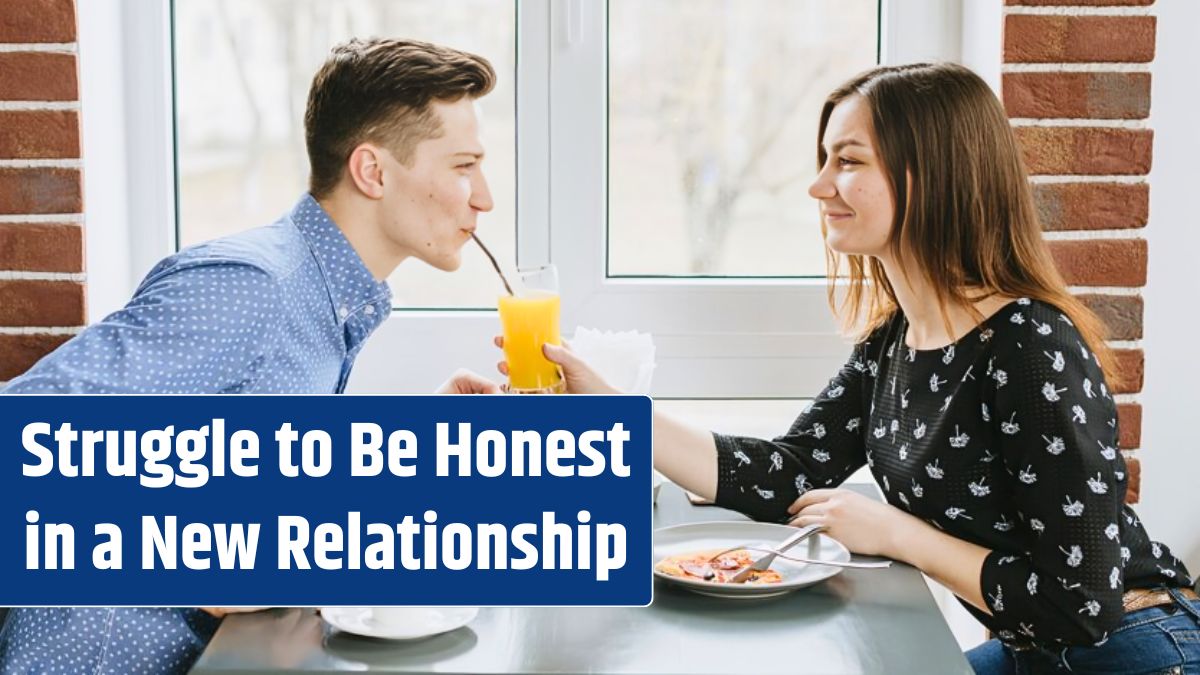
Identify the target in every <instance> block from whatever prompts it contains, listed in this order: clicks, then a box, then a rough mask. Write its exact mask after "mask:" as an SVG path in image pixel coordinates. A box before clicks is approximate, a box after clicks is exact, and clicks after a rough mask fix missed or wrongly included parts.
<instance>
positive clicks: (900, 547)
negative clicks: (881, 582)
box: [888, 507, 992, 614]
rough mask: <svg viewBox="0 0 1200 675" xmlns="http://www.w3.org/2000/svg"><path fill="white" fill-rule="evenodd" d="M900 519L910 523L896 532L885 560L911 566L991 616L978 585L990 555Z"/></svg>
mask: <svg viewBox="0 0 1200 675" xmlns="http://www.w3.org/2000/svg"><path fill="white" fill-rule="evenodd" d="M889 508H894V507H889ZM896 510H897V511H899V509H896ZM901 513H903V512H901ZM903 515H905V516H908V520H909V522H908V523H906V524H904V525H902V526H901V527H899V528H897V529H896V530H895V532H894V535H893V540H894V541H893V544H892V548H893V552H892V554H891V555H890V556H888V557H890V558H894V559H896V560H900V561H903V562H906V563H908V564H909V565H912V566H913V567H915V568H917V569H919V570H921V571H922V572H924V573H925V574H927V575H928V576H929V577H931V578H932V579H933V580H934V581H936V582H938V583H939V584H941V585H943V586H945V587H946V588H949V589H950V591H951V592H953V593H954V594H955V595H957V596H958V597H960V598H962V599H963V600H965V601H967V602H968V603H970V604H971V605H972V606H973V607H975V609H978V610H979V611H981V612H983V613H985V614H991V613H992V610H990V609H988V606H987V603H985V602H984V601H983V591H982V588H981V586H980V583H979V577H980V574H981V573H982V571H983V561H984V560H986V559H987V557H988V554H989V553H991V551H990V550H989V549H986V548H984V547H982V546H979V545H977V544H972V543H971V542H969V541H964V540H962V539H959V538H958V537H953V536H951V535H949V534H946V533H945V532H942V531H941V530H939V529H937V528H936V527H934V526H932V525H930V524H928V523H926V522H925V521H923V520H920V519H919V518H916V517H914V516H910V515H908V514H906V513H905V514H903Z"/></svg>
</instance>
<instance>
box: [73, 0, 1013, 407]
mask: <svg viewBox="0 0 1200 675" xmlns="http://www.w3.org/2000/svg"><path fill="white" fill-rule="evenodd" d="M135 4H136V5H137V6H136V7H134V6H133V5H135ZM972 4H973V3H965V5H966V6H963V4H962V3H961V0H905V1H904V2H903V3H901V2H899V1H898V0H882V2H881V1H880V0H846V2H840V3H829V2H826V1H824V0H756V2H753V3H746V2H739V1H737V0H656V1H655V2H653V3H648V2H638V1H636V0H607V2H604V1H599V0H455V2H453V3H445V2H440V1H437V0H407V1H404V2H401V1H400V0H353V1H352V0H291V1H285V0H246V1H243V2H231V1H228V0H175V3H174V5H175V16H174V23H173V22H172V16H171V11H170V6H169V5H167V3H158V2H146V3H81V8H80V13H81V16H80V21H81V51H88V50H90V52H91V53H99V52H103V51H106V50H107V51H108V52H109V53H114V54H117V55H119V58H117V59H115V62H116V63H119V64H120V65H121V67H120V68H119V69H117V70H119V71H120V73H121V78H120V79H121V80H122V82H120V83H117V85H115V86H110V87H108V90H114V89H115V90H120V91H123V92H124V95H123V96H121V97H111V98H113V99H114V100H115V101H117V102H116V103H112V104H111V105H112V106H113V107H114V108H119V109H120V114H114V115H110V116H107V117H105V116H101V115H93V113H92V111H96V110H100V109H102V108H103V107H104V106H106V105H109V102H108V101H105V102H104V103H100V104H97V105H96V106H95V107H93V104H92V103H90V102H87V101H86V92H87V91H88V84H87V82H88V80H89V79H91V80H95V78H96V77H97V75H96V71H95V70H94V68H96V67H97V64H103V63H106V62H105V61H104V60H102V59H96V58H91V57H90V56H89V54H85V55H84V57H83V58H82V60H81V64H82V65H81V67H82V68H83V70H84V73H83V77H84V80H85V84H84V91H85V106H86V108H85V109H87V110H88V111H89V113H88V114H87V115H85V116H84V124H85V125H88V128H86V129H85V142H88V143H101V142H108V143H109V144H110V145H111V144H117V141H116V139H122V142H121V143H120V144H119V145H121V152H119V153H117V152H88V151H87V150H85V156H88V157H89V158H91V159H90V160H89V164H88V167H87V169H88V170H87V171H86V172H85V175H86V180H88V183H89V186H88V191H89V194H104V195H118V194H119V195H122V196H123V201H121V208H115V207H113V208H108V207H107V206H106V207H105V208H106V209H108V210H107V211H106V213H107V214H108V216H107V217H105V216H104V215H103V214H101V213H100V212H99V211H95V212H93V211H92V210H91V207H90V206H89V213H88V222H89V228H88V231H89V236H92V237H104V238H111V237H114V236H116V237H124V238H125V240H126V241H128V253H129V257H130V259H131V260H130V263H129V265H128V267H127V268H124V269H120V270H119V271H115V268H116V267H119V266H114V265H110V264H105V262H97V263H96V264H92V265H90V270H91V272H90V274H91V276H92V278H93V280H94V281H93V284H96V283H97V281H96V280H99V279H101V278H103V277H105V276H106V275H107V276H109V277H111V279H110V281H111V282H112V283H111V284H109V285H108V286H106V287H109V288H114V289H123V291H122V292H121V293H120V294H119V296H118V295H117V294H116V292H115V291H112V292H108V297H101V296H98V295H97V294H95V293H93V294H92V295H91V297H90V302H91V304H93V306H99V307H102V308H111V307H113V306H115V305H116V304H119V302H123V301H124V299H126V298H127V297H128V295H129V293H130V292H132V290H133V287H134V285H135V283H136V281H137V280H138V279H140V277H141V275H143V274H144V273H145V271H146V270H148V269H149V267H150V266H151V265H152V264H153V263H154V262H155V261H157V260H158V259H159V258H161V257H162V256H163V255H166V254H168V253H170V252H171V251H172V250H175V248H176V246H177V245H178V244H180V243H183V244H187V243H190V242H193V241H198V240H200V239H203V238H206V237H209V236H212V235H215V234H217V233H218V232H221V231H226V230H227V229H228V228H241V227H249V226H254V225H259V224H266V223H268V222H270V221H271V220H273V219H274V218H275V217H277V216H278V215H279V214H281V213H282V212H283V211H284V210H286V209H287V208H288V206H290V204H291V203H292V201H293V200H294V198H295V197H296V196H297V195H298V194H299V193H300V191H302V190H303V187H304V179H305V173H306V162H305V160H304V155H303V146H302V144H301V143H298V139H299V138H300V137H299V136H298V132H299V127H298V126H297V125H298V120H299V119H300V110H302V107H303V97H304V95H305V93H306V92H307V87H308V80H309V78H311V76H312V73H313V71H314V70H315V69H316V67H317V65H318V64H319V63H320V61H321V60H322V58H323V56H324V54H325V53H326V51H327V50H328V48H329V46H331V45H332V44H333V43H335V42H337V41H339V40H341V39H342V38H344V37H348V36H351V35H355V34H358V35H378V34H384V35H386V34H394V35H402V36H406V37H415V38H419V39H428V40H432V41H438V42H444V43H447V44H450V45H452V46H457V47H461V48H464V49H468V50H472V51H477V52H479V53H482V54H484V55H485V56H487V57H488V58H489V59H491V60H492V61H493V63H494V64H495V65H496V66H497V71H498V73H499V74H500V83H499V88H498V89H497V90H496V91H495V92H493V93H492V94H491V95H490V96H489V97H488V98H486V99H484V104H485V106H487V107H485V110H484V125H485V134H486V138H485V142H486V143H487V145H488V149H489V153H490V154H491V157H490V158H489V160H488V163H487V165H486V171H487V175H488V178H489V180H490V182H491V184H492V187H493V191H494V192H495V194H496V196H497V200H496V201H497V209H496V211H495V212H493V213H492V214H490V215H489V216H488V217H487V220H486V221H482V223H481V224H482V225H483V228H484V229H485V230H488V234H487V241H488V242H489V245H491V246H492V248H493V249H494V250H496V251H497V252H498V254H499V257H500V258H501V260H502V262H507V263H508V264H509V265H512V264H513V262H514V259H515V260H516V261H519V262H520V264H522V265H536V264H542V263H546V262H554V263H555V264H557V265H558V267H559V272H560V287H561V290H562V295H563V326H564V332H565V333H567V334H568V335H569V334H570V332H571V331H572V329H573V327H574V326H576V325H585V326H591V327H598V328H610V329H630V328H633V329H638V330H643V331H649V332H651V333H653V334H654V336H655V341H656V344H657V346H658V355H659V368H658V370H657V372H656V374H655V383H654V392H655V394H656V395H657V396H668V397H718V398H720V397H725V398H728V397H779V398H796V397H804V396H811V395H812V393H813V392H814V391H816V390H817V389H818V388H819V387H820V386H821V385H822V384H823V382H824V381H825V380H826V379H827V378H828V377H829V374H830V373H831V372H833V370H834V369H835V368H836V367H837V366H838V365H839V364H840V363H841V362H842V360H843V359H844V358H845V355H846V353H847V349H848V348H847V345H846V344H845V342H844V341H843V340H842V339H841V338H840V337H839V336H838V335H837V333H836V329H835V324H834V321H833V318H832V317H831V316H830V313H829V310H828V307H827V305H826V301H825V282H824V279H823V275H824V264H823V260H822V257H823V253H822V247H821V245H820V241H819V239H818V238H817V236H816V221H815V215H816V210H815V208H814V207H813V206H812V203H811V201H809V199H808V197H807V194H806V191H807V186H808V182H809V181H810V180H811V175H812V171H813V164H814V154H815V153H814V147H815V143H816V139H815V120H816V115H817V112H818V107H819V103H820V101H821V100H823V98H824V96H825V95H826V93H827V92H828V90H829V89H831V88H832V87H833V86H834V85H835V84H836V83H838V82H841V81H843V80H844V79H846V78H848V77H849V76H850V75H852V74H853V73H855V72H857V71H859V70H862V69H863V68H865V67H868V66H870V65H872V64H873V63H874V62H875V61H876V59H877V58H878V59H882V60H883V61H884V62H905V61H912V60H916V59H928V58H944V59H950V60H955V59H959V58H960V56H961V54H963V53H964V51H963V49H962V47H963V46H965V44H963V45H960V37H961V30H962V29H961V26H962V25H964V24H967V25H971V26H976V25H980V26H984V27H986V29H987V30H988V31H989V34H990V32H994V33H995V34H996V35H999V26H998V19H997V21H996V22H995V23H993V24H988V23H987V22H984V23H982V24H980V23H979V22H978V20H977V19H978V17H977V15H978V14H979V13H978V12H976V11H974V10H971V9H970V6H971V5H972ZM901 9H903V12H904V13H903V14H901V13H900V10H901ZM964 14H971V15H972V17H973V18H971V19H970V21H968V18H969V17H967V16H964ZM997 16H998V12H997ZM172 26H175V27H177V30H174V31H173V30H172ZM972 30H975V29H974V28H973V29H972ZM979 30H981V31H982V30H983V28H980V29H979ZM172 37H173V38H174V40H175V42H174V44H173V43H172ZM972 44H973V45H974V46H973V47H972V49H974V50H975V52H974V53H982V51H980V48H979V46H978V45H977V44H975V43H972ZM983 51H987V50H983ZM172 55H174V56H175V58H176V62H175V64H174V66H175V68H174V69H172V67H171V66H172V60H171V57H172ZM998 59H999V56H998V53H997V54H996V55H995V61H996V63H997V64H998ZM113 62H114V60H113V59H110V60H109V61H107V63H113ZM969 65H975V64H969ZM996 68H998V65H997V66H996ZM102 76H103V75H100V77H102ZM109 77H110V78H111V75H109ZM688 78H692V79H691V80H689V79H688ZM700 81H703V82H705V83H713V84H711V86H700V85H698V84H697V82H700ZM106 84H107V83H106ZM173 94H174V96H173ZM689 97H690V98H689ZM106 120H107V121H106ZM86 139H91V140H86ZM97 147H99V146H97ZM176 169H178V173H176ZM176 180H178V193H176V189H175V188H176ZM93 183H95V185H92V184H93ZM92 203H95V204H103V200H95V201H93V200H92V199H91V198H90V197H89V204H92ZM176 214H178V219H176ZM101 223H103V226H101ZM126 223H132V225H128V226H126V225H125V224H126ZM688 223H692V225H691V226H689V225H688ZM125 227H127V230H126V231H123V230H122V228H125ZM176 227H178V230H176ZM464 262H465V269H464V270H462V271H460V272H458V273H456V274H454V275H446V274H443V273H439V272H435V271H433V270H425V269H422V268H421V265H420V264H419V263H415V262H414V263H406V264H405V265H402V266H401V270H400V272H399V273H398V275H397V276H396V277H394V278H393V279H392V282H393V287H394V290H395V291H396V296H397V298H398V303H397V305H398V308H399V309H398V311H396V312H394V313H393V316H392V318H391V319H390V320H389V321H388V322H385V324H384V326H383V327H382V328H381V329H380V331H379V333H378V334H377V335H376V336H375V337H374V338H373V339H372V340H371V341H370V342H369V343H368V346H367V348H366V349H365V350H364V352H363V354H362V355H361V356H360V357H359V363H358V365H357V367H356V370H355V376H354V378H353V379H352V381H351V391H358V392H413V393H419V392H426V391H429V390H431V389H432V388H433V387H434V386H436V384H437V383H438V382H440V381H441V379H443V378H444V377H445V376H446V375H447V374H448V373H449V372H450V371H451V370H453V369H454V368H455V367H458V366H466V367H470V368H473V369H476V370H478V371H480V372H484V373H490V374H494V373H495V371H494V363H495V361H496V359H497V357H498V352H496V351H495V350H493V349H492V348H491V346H490V338H491V336H492V335H493V334H495V333H496V332H497V330H498V322H497V319H496V316H495V313H494V310H492V309H491V308H492V307H494V299H495V293H494V290H492V289H494V282H493V281H492V280H491V278H490V276H489V275H490V272H488V271H487V268H486V266H485V265H486V262H485V261H484V260H483V258H482V256H478V255H476V252H474V251H473V250H469V251H468V252H467V254H466V255H464ZM482 279H487V281H486V282H485V281H482ZM95 287H96V288H101V287H102V286H100V285H97V286H95ZM481 288H487V289H488V290H483V291H481V290H479V289H481ZM434 308H440V310H442V311H431V309H434ZM471 308H474V309H471Z"/></svg>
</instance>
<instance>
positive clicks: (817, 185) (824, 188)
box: [808, 169, 837, 199]
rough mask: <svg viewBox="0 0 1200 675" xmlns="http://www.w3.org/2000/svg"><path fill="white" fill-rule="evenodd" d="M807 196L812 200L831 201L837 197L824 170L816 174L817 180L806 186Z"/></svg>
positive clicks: (831, 182)
mask: <svg viewBox="0 0 1200 675" xmlns="http://www.w3.org/2000/svg"><path fill="white" fill-rule="evenodd" d="M808 195H809V196H810V197H812V198H813V199H832V198H833V197H836V196H837V188H836V187H834V185H833V181H832V180H830V179H829V175H828V174H827V173H826V172H825V170H824V169H822V170H821V171H820V172H819V173H817V179H816V180H814V181H813V182H812V185H809V186H808Z"/></svg>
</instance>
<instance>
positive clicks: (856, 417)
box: [713, 341, 879, 520]
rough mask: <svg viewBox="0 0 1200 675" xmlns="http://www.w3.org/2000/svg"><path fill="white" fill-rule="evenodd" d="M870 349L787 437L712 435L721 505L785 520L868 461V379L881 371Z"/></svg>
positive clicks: (856, 354) (865, 345)
mask: <svg viewBox="0 0 1200 675" xmlns="http://www.w3.org/2000/svg"><path fill="white" fill-rule="evenodd" d="M870 345H871V342H870V341H867V342H861V343H859V344H858V345H856V346H855V348H854V351H853V352H852V353H851V355H850V359H849V360H848V361H847V362H846V363H845V365H843V366H842V368H841V369H840V370H839V371H838V373H837V375H836V376H834V378H833V379H832V380H830V381H829V384H828V385H827V386H826V387H825V388H824V389H823V390H821V393H820V394H818V395H817V397H816V399H815V400H814V401H813V402H812V404H811V405H809V406H808V407H807V408H806V409H805V410H804V411H803V412H802V413H800V416H799V417H798V418H796V421H795V422H793V423H792V426H791V428H790V429H789V430H788V432H787V433H786V434H784V435H782V436H779V437H777V438H775V439H773V440H769V441H768V440H763V439H758V438H746V437H741V436H727V435H724V434H713V437H714V439H715V440H716V444H717V499H716V503H717V504H718V505H720V506H723V507H725V508H729V509H734V510H736V511H740V512H742V513H745V514H746V515H748V516H750V517H751V518H755V519H756V520H786V519H787V518H788V517H789V516H788V513H787V507H788V506H789V505H791V503H792V502H793V501H795V500H796V498H797V497H799V496H800V495H801V494H803V493H804V492H806V491H808V490H810V489H812V488H813V487H825V486H830V485H837V484H839V483H841V482H842V481H843V480H845V479H846V478H847V477H848V476H849V475H850V474H852V473H854V471H856V470H857V469H858V468H859V467H861V466H862V465H863V464H865V463H866V457H865V454H864V444H863V427H864V426H865V420H864V419H863V417H862V416H863V410H864V405H863V401H864V400H865V397H866V396H869V392H866V391H865V390H864V389H865V387H866V386H867V385H866V384H865V383H864V381H867V380H869V379H872V378H874V376H875V374H876V373H877V372H878V368H879V365H878V362H876V361H872V360H871V359H870V358H869V356H868V353H869V348H870Z"/></svg>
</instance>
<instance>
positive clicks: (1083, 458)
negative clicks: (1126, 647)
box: [715, 299, 1192, 646]
mask: <svg viewBox="0 0 1200 675" xmlns="http://www.w3.org/2000/svg"><path fill="white" fill-rule="evenodd" d="M906 332H907V323H906V321H905V319H904V317H903V315H902V314H901V313H899V312H897V313H896V316H894V317H893V318H892V320H891V321H889V322H888V323H886V324H885V325H883V326H881V327H880V328H879V329H878V330H876V331H875V332H874V333H873V334H872V335H871V336H870V337H869V338H868V339H867V340H865V341H864V342H862V343H860V344H858V345H857V346H856V347H855V348H854V351H853V353H852V354H851V357H850V360H849V361H848V362H847V363H846V364H845V366H843V367H842V369H841V371H840V372H838V374H837V376H836V377H834V378H833V380H831V381H830V383H829V385H828V386H827V387H825V389H824V390H823V391H822V392H821V393H820V395H818V396H817V398H816V400H815V401H814V402H813V404H812V405H811V406H809V407H808V408H807V409H806V410H805V411H804V412H803V413H801V415H800V417H799V418H798V419H797V420H796V421H795V422H794V423H793V424H792V427H791V429H790V430H789V431H788V432H787V433H786V434H785V435H783V436H780V437H779V438H776V439H774V440H771V441H766V440H759V439H751V438H742V437H735V436H726V435H722V434H715V438H716V442H717V450H718V488H717V503H718V504H720V505H722V506H725V507H727V508H732V509H736V510H738V511H741V512H743V513H746V514H748V515H750V516H752V517H754V518H757V519H760V520H779V519H783V518H786V509H787V507H788V505H790V504H791V503H792V501H794V500H795V499H796V497H798V496H799V495H800V494H801V493H802V492H804V491H806V490H809V489H812V488H814V487H831V486H836V485H838V484H840V483H841V482H842V481H844V480H845V479H846V478H847V477H848V476H849V475H850V474H851V473H853V472H854V471H855V470H857V469H858V468H859V467H861V466H862V465H863V464H867V465H869V466H870V467H871V472H872V473H873V474H874V476H875V480H876V481H877V482H878V483H879V485H880V486H881V487H882V488H883V493H884V496H885V497H886V498H887V501H888V503H890V504H892V505H893V506H896V507H898V508H900V509H903V510H905V511H908V512H910V513H912V514H913V515H915V516H917V517H919V518H922V519H924V520H925V521H927V522H929V523H931V524H933V525H934V526H936V527H938V528H940V529H942V530H944V531H946V532H947V533H949V534H951V535H953V536H955V537H958V538H960V539H964V540H966V541H970V542H973V543H975V544H978V545H980V546H984V547H987V548H989V549H991V550H992V553H991V554H989V555H988V557H987V560H986V561H985V562H984V565H983V573H982V575H981V578H980V586H981V588H982V590H983V595H984V598H985V600H986V602H987V605H988V607H989V608H990V609H991V611H992V615H991V616H987V615H986V614H984V613H982V612H979V611H978V610H976V609H975V608H974V607H971V606H969V605H965V603H964V605H965V606H966V607H967V609H968V610H969V611H971V612H972V614H974V615H975V616H976V617H977V618H978V619H979V620H980V621H981V622H982V623H983V624H984V625H986V626H987V627H988V628H990V629H991V630H993V631H994V632H996V634H997V635H998V636H999V637H1000V638H1001V639H1002V640H1004V641H1006V642H1009V643H1010V644H1015V645H1028V644H1039V645H1042V646H1047V645H1053V644H1058V645H1064V644H1070V645H1079V644H1095V643H1098V642H1102V641H1104V640H1105V639H1106V638H1107V632H1108V631H1110V630H1112V629H1113V628H1115V627H1116V626H1117V624H1118V623H1119V622H1120V620H1121V617H1122V615H1123V609H1122V604H1121V596H1122V594H1123V593H1124V592H1125V591H1126V590H1127V589H1133V588H1153V587H1158V586H1190V585H1191V583H1192V581H1191V579H1190V578H1189V577H1188V572H1187V570H1186V569H1185V568H1184V566H1183V564H1182V563H1181V562H1180V561H1179V560H1178V559H1177V558H1175V557H1174V556H1172V555H1171V552H1170V551H1169V550H1168V549H1167V547H1166V546H1164V545H1162V544H1159V543H1157V542H1154V541H1152V540H1151V539H1150V538H1149V536H1148V535H1147V534H1146V531H1145V529H1144V528H1143V527H1142V525H1141V523H1140V522H1139V521H1138V518H1137V516H1136V515H1135V514H1134V512H1133V510H1132V509H1131V508H1129V507H1128V506H1127V505H1125V502H1124V497H1125V487H1126V473H1125V461H1124V458H1123V457H1122V456H1121V453H1120V452H1118V449H1117V438H1118V434H1117V413H1116V404H1115V402H1114V401H1113V397H1112V393H1111V392H1110V391H1109V390H1108V387H1107V385H1106V383H1105V381H1104V375H1103V373H1102V371H1101V369H1100V366H1099V361H1098V360H1097V358H1096V357H1095V355H1094V354H1091V353H1090V352H1089V351H1088V349H1087V346H1086V345H1085V344H1084V342H1083V338H1082V337H1081V335H1080V333H1079V331H1078V330H1076V328H1075V326H1074V325H1073V324H1072V323H1071V321H1070V319H1069V318H1067V316H1065V315H1064V314H1063V313H1061V312H1060V311H1059V310H1058V309H1056V308H1055V307H1053V306H1050V305H1048V304H1045V303H1042V302H1036V301H1031V300H1028V299H1021V300H1016V301H1014V302H1012V303H1009V304H1008V305H1006V306H1005V307H1004V308H1002V309H1001V310H1000V311H999V312H997V313H996V314H994V315H993V316H991V317H989V318H988V319H987V320H986V321H984V322H983V323H982V324H981V325H980V326H978V327H977V328H976V329H975V330H974V331H972V332H971V333H969V334H967V335H966V336H964V337H963V338H961V339H960V340H958V341H957V342H956V343H955V344H952V345H950V346H947V347H944V348H942V349H934V350H916V349H911V348H909V347H907V346H905V344H904V335H905V333H906Z"/></svg>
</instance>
